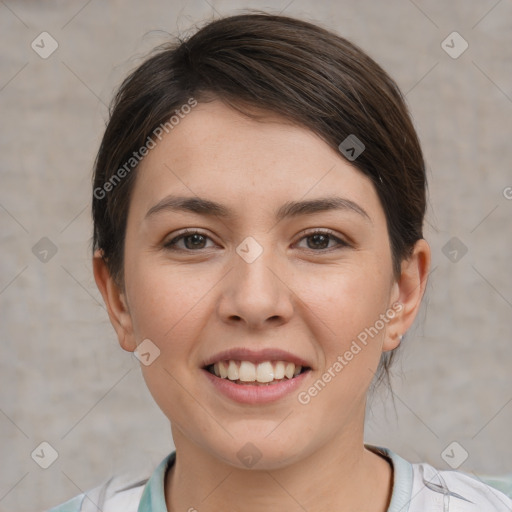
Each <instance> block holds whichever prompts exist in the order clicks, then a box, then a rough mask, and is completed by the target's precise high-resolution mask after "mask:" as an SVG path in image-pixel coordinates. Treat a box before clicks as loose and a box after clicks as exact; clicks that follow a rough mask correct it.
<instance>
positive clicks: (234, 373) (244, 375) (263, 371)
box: [203, 359, 311, 386]
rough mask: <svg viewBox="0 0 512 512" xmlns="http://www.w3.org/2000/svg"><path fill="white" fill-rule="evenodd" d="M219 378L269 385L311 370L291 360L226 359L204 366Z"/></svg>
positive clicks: (291, 378) (254, 384) (244, 383)
mask: <svg viewBox="0 0 512 512" xmlns="http://www.w3.org/2000/svg"><path fill="white" fill-rule="evenodd" d="M203 369H204V370H206V371H208V372H209V373H211V374H212V375H214V376H215V377H218V378H219V379H224V380H227V381H230V382H232V383H234V384H239V385H250V386H269V385H277V384H279V383H282V382H286V381H291V380H293V379H295V378H297V377H298V376H299V375H302V374H304V373H306V372H308V371H310V370H311V368H310V367H309V366H303V365H299V364H296V363H293V362H291V361H281V360H277V361H270V360H269V361H262V362H260V363H253V362H252V361H245V360H234V359H224V360H220V361H217V362H215V363H213V364H209V365H206V366H204V368H203Z"/></svg>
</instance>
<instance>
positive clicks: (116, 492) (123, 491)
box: [47, 475, 148, 512]
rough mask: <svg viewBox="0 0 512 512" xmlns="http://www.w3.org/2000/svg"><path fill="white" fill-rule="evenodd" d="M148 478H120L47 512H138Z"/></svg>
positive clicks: (113, 479) (125, 476)
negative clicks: (99, 511) (120, 511)
mask: <svg viewBox="0 0 512 512" xmlns="http://www.w3.org/2000/svg"><path fill="white" fill-rule="evenodd" d="M147 480H148V479H147V478H144V479H142V480H141V479H140V478H136V477H133V475H132V476H127V475H123V476H118V477H114V478H111V479H110V480H109V481H108V482H105V483H104V484H103V485H100V486H98V487H96V488H94V489H91V490H90V491H87V492H84V493H82V494H80V495H78V496H75V497H74V498H72V499H71V500H69V501H66V502H65V503H62V504H61V505H58V506H57V507H54V508H51V509H49V510H48V511H47V512H93V511H94V512H97V511H98V510H101V511H102V512H118V511H119V510H122V511H123V512H137V509H138V506H139V503H140V499H141V496H142V493H143V491H144V487H145V484H146V482H147Z"/></svg>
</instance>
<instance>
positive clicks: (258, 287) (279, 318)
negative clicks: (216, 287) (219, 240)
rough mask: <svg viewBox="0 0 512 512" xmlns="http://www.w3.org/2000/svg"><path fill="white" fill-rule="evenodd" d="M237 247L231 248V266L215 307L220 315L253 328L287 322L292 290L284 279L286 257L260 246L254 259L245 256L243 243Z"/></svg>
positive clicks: (289, 313) (291, 301)
mask: <svg viewBox="0 0 512 512" xmlns="http://www.w3.org/2000/svg"><path fill="white" fill-rule="evenodd" d="M242 245H243V244H241V246H242ZM240 249H241V250H239V251H238V252H233V267H232V270H231V271H230V272H229V273H228V274H227V276H226V278H225V279H224V280H223V283H222V289H221V290H220V294H219V303H218V308H217V311H218V314H219V316H220V318H221V319H222V320H223V321H224V322H227V323H231V324H236V323H239V324H240V323H243V324H246V327H248V328H250V329H253V330H261V329H264V328H268V327H269V326H270V325H271V326H274V327H277V326H279V325H282V324H284V323H286V322H288V321H289V320H290V318H291V316H292V314H293V309H294V308H293V295H294V294H293V291H292V290H291V283H287V282H286V281H287V279H286V276H287V272H286V270H285V265H286V263H285V261H283V259H282V258H279V257H278V256H277V255H276V254H275V253H273V252H272V249H271V248H270V247H268V248H267V247H262V249H263V251H262V252H261V254H259V256H258V257H257V258H256V259H254V260H252V258H250V257H249V258H246V257H245V256H244V252H243V247H241V248H240ZM251 250H254V247H252V248H251Z"/></svg>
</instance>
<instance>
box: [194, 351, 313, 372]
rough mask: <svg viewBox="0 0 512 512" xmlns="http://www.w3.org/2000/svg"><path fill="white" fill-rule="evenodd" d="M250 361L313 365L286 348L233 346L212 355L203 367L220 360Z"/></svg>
mask: <svg viewBox="0 0 512 512" xmlns="http://www.w3.org/2000/svg"><path fill="white" fill-rule="evenodd" d="M229 360H233V361H250V362H251V363H254V364H257V363H263V362H265V361H286V362H289V363H294V364H295V365H298V366H305V367H309V368H310V367H311V365H310V364H309V363H308V362H307V361H306V360H304V359H302V358H301V357H299V356H296V355H295V354H292V353H291V352H287V351H286V350H280V349H277V348H265V349H261V350H251V349H248V348H231V349H228V350H224V351H222V352H217V353H216V354H214V355H212V356H210V357H209V358H208V359H206V360H205V362H204V363H203V367H206V366H210V365H212V364H214V363H218V362H219V361H229Z"/></svg>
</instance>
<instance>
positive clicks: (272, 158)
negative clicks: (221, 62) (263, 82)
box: [132, 101, 383, 217]
mask: <svg viewBox="0 0 512 512" xmlns="http://www.w3.org/2000/svg"><path fill="white" fill-rule="evenodd" d="M170 193H173V194H179V195H182V196H183V195H187V196H200V197H207V198H211V199H214V200H222V201H223V202H225V203H230V204H235V203H237V205H238V208H240V209H241V211H242V212H243V211H246V212H248V213H249V212H251V211H252V210H253V207H255V206H259V208H260V209H261V208H262V207H264V206H265V204H268V203H270V202H272V203H274V202H280V203H282V202H284V201H286V200H289V199H290V198H293V199H300V198H302V199H313V198H315V197H319V196H323V197H324V196H326V195H333V194H336V195H343V196H345V197H347V198H348V199H350V200H352V201H354V202H357V203H359V204H361V205H363V204H364V206H363V207H364V209H365V210H366V211H368V212H369V214H370V216H372V217H378V216H379V215H381V216H382V215H383V212H382V209H381V208H380V203H379V200H378V197H377V194H376V192H375V189H374V186H373V184H372V182H371V180H370V179H369V178H368V177H366V176H365V175H363V174H362V173H361V172H360V171H359V170H357V169H356V168H355V167H353V166H352V165H351V164H350V163H349V162H347V161H346V160H345V159H344V158H342V157H341V155H340V154H339V153H338V152H336V151H335V150H333V149H332V148H331V147H330V146H328V145H327V143H325V141H323V140H322V139H321V138H320V137H318V136H317V135H316V134H315V133H313V132H312V131H311V130H309V129H307V128H305V127H301V126H297V125H293V124H291V123H290V122H289V121H287V120H284V119H282V118H280V117H279V116H277V115H268V116H265V117H263V118H258V119H252V118H249V117H247V116H245V115H243V114H242V113H240V112H238V111H236V110H234V109H232V108H230V107H228V106H227V105H225V104H224V103H222V102H220V101H213V102H209V103H199V104H198V105H197V106H196V107H195V108H194V109H192V111H191V112H190V113H189V114H187V115H185V116H184V117H183V118H182V119H180V122H179V123H178V124H176V125H175V126H174V127H173V129H172V130H171V131H170V132H169V133H168V134H166V135H164V136H163V137H162V140H161V141H158V140H157V144H156V147H154V149H152V150H150V151H149V153H148V154H147V156H146V157H145V158H144V160H143V161H142V162H141V164H140V165H139V168H138V170H137V178H136V183H135V190H134V192H133V194H132V203H133V205H132V206H133V208H134V209H136V210H138V215H143V214H145V212H147V211H148V210H149V209H150V208H151V207H152V206H154V205H155V204H156V203H158V201H160V200H161V199H162V198H163V197H165V196H166V195H168V194H170ZM234 208H236V206H234ZM379 210H380V211H379ZM253 213H254V212H253Z"/></svg>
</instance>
